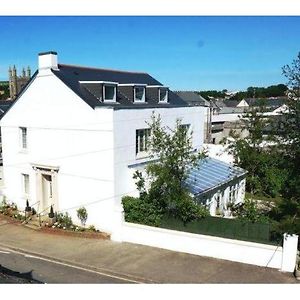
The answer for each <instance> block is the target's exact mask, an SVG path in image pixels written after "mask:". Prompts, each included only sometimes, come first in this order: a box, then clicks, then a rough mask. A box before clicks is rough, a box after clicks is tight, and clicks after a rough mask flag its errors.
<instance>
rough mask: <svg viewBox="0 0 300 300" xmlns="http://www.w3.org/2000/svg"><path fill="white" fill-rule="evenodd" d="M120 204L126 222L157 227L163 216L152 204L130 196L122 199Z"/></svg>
mask: <svg viewBox="0 0 300 300" xmlns="http://www.w3.org/2000/svg"><path fill="white" fill-rule="evenodd" d="M122 204H123V208H124V212H125V220H126V222H132V223H140V224H145V225H150V226H159V224H160V221H161V219H162V215H163V214H162V210H160V209H158V208H157V207H156V206H155V205H154V204H152V203H149V202H147V201H145V199H140V198H135V197H130V196H125V197H123V198H122Z"/></svg>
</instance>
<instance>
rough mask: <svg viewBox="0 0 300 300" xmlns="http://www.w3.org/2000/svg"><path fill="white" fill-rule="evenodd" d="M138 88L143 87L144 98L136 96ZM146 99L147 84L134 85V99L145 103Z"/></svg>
mask: <svg viewBox="0 0 300 300" xmlns="http://www.w3.org/2000/svg"><path fill="white" fill-rule="evenodd" d="M136 89H143V91H144V93H143V97H142V99H137V98H136ZM145 100H146V88H145V86H139V85H135V86H134V87H133V101H134V102H136V103H144V102H145Z"/></svg>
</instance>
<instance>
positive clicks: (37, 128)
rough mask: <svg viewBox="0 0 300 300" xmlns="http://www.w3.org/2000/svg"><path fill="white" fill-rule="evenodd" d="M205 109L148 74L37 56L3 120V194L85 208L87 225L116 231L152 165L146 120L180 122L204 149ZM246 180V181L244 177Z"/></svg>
mask: <svg viewBox="0 0 300 300" xmlns="http://www.w3.org/2000/svg"><path fill="white" fill-rule="evenodd" d="M204 110H205V108H203V107H200V106H199V107H190V106H188V105H187V104H186V103H185V102H184V101H183V100H182V99H181V98H180V97H178V96H177V95H176V94H174V93H173V92H172V91H171V90H169V88H168V87H165V86H163V85H162V84H161V83H160V82H158V81H157V80H156V79H154V78H153V77H151V76H150V75H149V74H147V73H139V72H127V71H115V70H107V69H96V68H88V67H80V66H73V65H65V64H58V60H57V53H56V52H46V53H40V54H39V66H38V70H37V71H36V72H35V74H34V75H33V76H32V78H31V80H30V81H29V82H28V84H27V85H26V87H25V88H24V89H23V90H22V92H21V93H20V94H19V96H18V98H17V100H16V101H15V103H14V105H12V106H11V108H10V109H9V110H8V111H7V112H6V114H5V115H4V117H3V118H2V120H1V131H2V146H3V177H4V185H5V189H4V194H5V195H6V196H7V198H8V200H10V201H14V202H15V203H16V204H17V205H18V207H20V208H24V206H25V203H26V199H28V200H29V202H30V205H31V206H33V207H35V208H36V210H37V211H38V212H43V211H44V212H48V211H49V207H50V206H51V205H53V206H54V210H55V211H60V212H66V211H67V212H68V213H69V214H71V216H72V218H73V220H76V219H77V217H76V210H77V209H78V208H79V207H80V206H84V207H86V209H87V211H88V220H87V224H93V225H95V226H96V227H98V228H99V229H101V230H104V231H106V232H110V233H112V232H114V228H115V226H116V224H118V223H119V221H120V218H121V211H122V207H121V198H122V196H124V195H136V194H137V191H136V187H135V183H134V180H133V179H132V175H133V173H134V171H135V166H136V165H137V164H142V163H145V162H147V151H146V150H147V149H146V143H145V142H146V139H147V135H148V134H149V130H148V125H147V123H146V122H147V121H150V118H151V115H152V113H153V111H154V112H155V113H156V114H160V116H161V118H162V123H163V125H167V126H169V127H174V125H175V122H176V119H178V118H180V119H182V123H183V124H186V125H189V127H190V129H191V130H193V132H194V134H193V147H194V148H195V149H198V148H200V147H201V146H202V144H203V136H204V134H203V130H204V129H203V126H204V122H200V121H199V120H201V119H202V120H204ZM241 180H242V179H241Z"/></svg>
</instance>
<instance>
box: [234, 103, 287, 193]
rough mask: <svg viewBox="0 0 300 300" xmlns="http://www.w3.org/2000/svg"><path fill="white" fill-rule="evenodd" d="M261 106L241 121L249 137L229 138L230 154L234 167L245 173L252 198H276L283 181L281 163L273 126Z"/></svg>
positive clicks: (284, 176)
mask: <svg viewBox="0 0 300 300" xmlns="http://www.w3.org/2000/svg"><path fill="white" fill-rule="evenodd" d="M264 112H265V108H264V106H263V105H261V106H259V107H257V108H253V109H251V110H250V111H248V112H247V113H245V114H244V115H243V116H242V118H241V120H240V121H241V123H242V126H243V128H244V130H247V131H248V133H249V134H248V136H247V137H246V138H242V137H241V136H240V135H235V134H231V136H232V137H233V139H229V150H230V152H231V153H232V154H233V155H234V158H235V165H237V166H239V167H241V168H243V169H245V170H247V171H248V173H247V178H246V190H247V191H248V192H250V193H251V194H258V195H265V196H268V197H275V196H277V195H278V194H280V192H281V190H282V188H283V185H284V183H285V179H286V173H285V172H284V171H282V170H281V167H282V159H281V154H280V153H279V152H278V150H277V147H276V145H273V144H272V142H273V140H274V122H273V121H272V120H271V119H270V118H266V117H265V116H264V115H263V113H264Z"/></svg>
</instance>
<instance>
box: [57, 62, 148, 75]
mask: <svg viewBox="0 0 300 300" xmlns="http://www.w3.org/2000/svg"><path fill="white" fill-rule="evenodd" d="M58 66H65V67H75V68H81V69H90V70H99V71H100V70H101V71H110V72H119V73H135V74H147V75H149V74H148V73H146V72H139V71H123V70H116V69H105V68H96V67H86V66H80V65H72V64H58ZM149 76H150V75H149Z"/></svg>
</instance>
